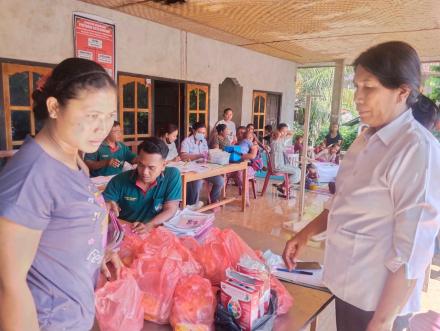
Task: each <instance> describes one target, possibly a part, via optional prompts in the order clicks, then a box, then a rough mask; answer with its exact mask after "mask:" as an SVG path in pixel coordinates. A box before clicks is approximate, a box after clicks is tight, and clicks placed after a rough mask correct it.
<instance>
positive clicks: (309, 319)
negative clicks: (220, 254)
mask: <svg viewBox="0 0 440 331" xmlns="http://www.w3.org/2000/svg"><path fill="white" fill-rule="evenodd" d="M215 225H216V226H218V227H219V228H230V229H233V230H234V231H235V232H236V233H237V234H238V235H239V236H240V237H241V238H243V239H244V240H245V241H246V242H247V243H248V244H249V245H250V246H251V247H252V248H254V249H259V250H266V249H271V250H272V251H273V252H274V253H277V254H281V253H282V251H283V249H284V245H285V241H284V239H283V240H280V238H278V237H274V236H271V235H267V234H264V233H260V232H256V231H254V230H251V229H247V228H243V227H240V226H235V225H232V224H227V223H223V222H216V224H215ZM301 258H302V259H304V260H313V261H319V262H322V260H323V250H322V249H318V248H313V247H307V248H306V249H304V252H303V254H302V256H301ZM283 284H284V285H285V286H286V288H287V290H288V291H289V293H290V294H291V295H292V297H293V300H294V302H293V306H292V308H291V309H290V310H289V312H288V313H287V314H284V315H281V316H279V317H277V319H276V320H275V325H274V330H275V331H300V330H303V329H304V328H306V327H307V326H309V325H310V326H311V330H313V331H314V330H316V319H317V316H318V314H319V313H320V312H321V311H322V310H324V309H325V308H326V307H327V305H328V304H330V303H331V302H332V300H333V295H332V294H331V293H328V292H324V291H320V290H315V289H311V288H308V287H304V286H300V285H295V284H291V283H286V282H283ZM169 330H172V328H171V326H169V325H158V324H155V323H151V322H147V321H145V324H144V328H143V329H142V331H169Z"/></svg>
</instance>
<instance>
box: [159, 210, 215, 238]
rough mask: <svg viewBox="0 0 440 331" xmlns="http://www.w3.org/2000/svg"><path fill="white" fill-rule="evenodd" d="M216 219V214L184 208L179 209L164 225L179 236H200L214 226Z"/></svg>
mask: <svg viewBox="0 0 440 331" xmlns="http://www.w3.org/2000/svg"><path fill="white" fill-rule="evenodd" d="M214 219H215V217H214V214H203V213H198V212H195V211H191V210H189V209H184V210H179V211H178V212H177V213H176V215H175V216H174V217H173V218H172V219H170V220H169V221H168V222H166V223H164V226H165V228H166V229H168V230H169V231H171V232H172V233H174V234H175V235H176V236H178V237H183V236H190V237H195V238H199V237H201V236H202V235H203V234H204V233H206V232H207V231H208V230H209V229H210V228H212V225H213V224H214Z"/></svg>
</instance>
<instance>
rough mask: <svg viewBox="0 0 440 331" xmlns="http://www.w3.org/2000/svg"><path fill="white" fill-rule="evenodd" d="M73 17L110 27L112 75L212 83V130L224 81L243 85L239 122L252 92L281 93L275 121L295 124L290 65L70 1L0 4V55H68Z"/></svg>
mask: <svg viewBox="0 0 440 331" xmlns="http://www.w3.org/2000/svg"><path fill="white" fill-rule="evenodd" d="M74 11H80V12H84V13H89V14H94V15H98V16H101V17H105V18H107V19H110V20H112V21H113V22H114V23H115V24H116V66H117V70H119V71H125V72H131V73H137V74H144V75H151V76H158V77H166V78H173V79H182V80H189V81H196V82H203V83H208V84H210V86H211V92H210V124H211V125H213V124H214V123H215V121H216V119H217V118H218V116H217V114H218V109H217V108H218V85H219V84H221V82H222V81H223V80H224V79H225V78H226V77H231V78H236V79H237V80H238V81H239V83H240V85H241V86H243V108H242V109H243V115H242V123H243V124H246V123H248V122H251V117H252V116H251V114H252V91H253V90H264V91H272V92H280V93H282V107H281V120H282V121H285V122H288V123H291V122H293V109H294V100H295V86H294V79H295V74H296V64H295V63H293V62H289V61H285V60H281V59H277V58H274V57H271V56H267V55H264V54H260V53H256V52H253V51H250V50H247V49H244V48H241V47H238V46H234V45H230V44H226V43H222V42H218V41H215V40H212V39H208V38H204V37H201V36H198V35H194V34H191V33H186V32H183V31H180V30H177V29H174V28H170V27H167V26H164V25H160V24H157V23H154V22H151V21H147V20H143V19H140V18H137V17H133V16H130V15H126V14H123V13H120V12H117V11H114V10H110V9H106V8H102V7H97V6H94V5H90V4H87V3H84V2H80V1H76V0H56V1H54V0H0V57H3V58H11V59H20V60H27V61H36V62H46V63H54V64H55V63H58V62H60V61H61V60H63V59H64V58H66V57H71V56H73V31H72V12H74ZM185 47H186V51H185ZM185 57H186V60H185Z"/></svg>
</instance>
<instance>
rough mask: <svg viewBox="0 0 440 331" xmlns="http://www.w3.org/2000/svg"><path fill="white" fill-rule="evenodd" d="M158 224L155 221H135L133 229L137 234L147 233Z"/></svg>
mask: <svg viewBox="0 0 440 331" xmlns="http://www.w3.org/2000/svg"><path fill="white" fill-rule="evenodd" d="M155 227H156V225H155V224H154V223H153V222H149V223H147V224H144V223H141V222H135V223H133V226H132V229H133V232H134V233H136V234H139V235H141V234H146V233H148V232H149V231H150V230H152V229H154V228H155Z"/></svg>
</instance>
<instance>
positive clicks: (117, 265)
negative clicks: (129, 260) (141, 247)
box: [101, 249, 123, 280]
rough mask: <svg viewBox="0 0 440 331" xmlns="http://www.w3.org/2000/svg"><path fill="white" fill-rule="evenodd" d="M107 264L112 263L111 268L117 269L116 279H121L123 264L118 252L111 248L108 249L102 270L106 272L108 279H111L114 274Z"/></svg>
mask: <svg viewBox="0 0 440 331" xmlns="http://www.w3.org/2000/svg"><path fill="white" fill-rule="evenodd" d="M107 264H111V268H112V269H114V271H115V274H116V279H119V278H120V277H121V269H122V266H123V264H122V261H121V259H120V258H119V255H118V253H117V252H115V251H113V250H111V249H110V250H107V251H106V252H105V257H104V260H103V262H102V265H101V272H102V273H103V274H104V276H105V278H106V279H107V280H111V278H112V274H111V272H110V269H109V266H108V265H107Z"/></svg>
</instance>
